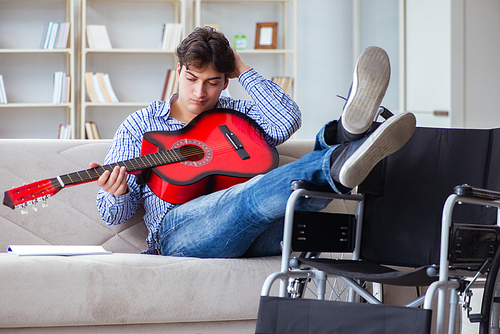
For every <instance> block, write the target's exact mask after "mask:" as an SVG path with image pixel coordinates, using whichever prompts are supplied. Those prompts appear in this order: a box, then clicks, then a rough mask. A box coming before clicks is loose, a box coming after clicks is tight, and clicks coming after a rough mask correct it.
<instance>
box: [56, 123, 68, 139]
mask: <svg viewBox="0 0 500 334" xmlns="http://www.w3.org/2000/svg"><path fill="white" fill-rule="evenodd" d="M57 139H71V125H69V124H60V125H59V134H58V135H57Z"/></svg>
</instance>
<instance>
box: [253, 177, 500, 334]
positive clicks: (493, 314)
mask: <svg viewBox="0 0 500 334" xmlns="http://www.w3.org/2000/svg"><path fill="white" fill-rule="evenodd" d="M301 182H302V181H300V182H295V183H293V184H292V187H291V189H292V193H291V195H290V197H289V200H288V204H287V207H286V213H285V226H284V234H283V251H282V261H281V271H280V272H276V273H273V274H271V275H270V276H268V278H267V279H266V281H265V283H264V285H263V287H262V291H261V296H269V293H270V288H271V286H272V285H273V283H274V282H275V281H277V280H279V281H280V288H279V297H286V296H287V281H288V279H289V278H307V279H316V280H318V299H323V298H324V291H325V280H326V276H327V274H326V273H325V272H323V271H320V270H314V269H292V268H291V266H290V260H291V258H290V257H291V256H290V254H291V253H292V246H291V240H292V230H293V220H294V211H295V205H296V203H297V201H298V200H299V199H300V198H301V197H306V198H307V197H318V198H327V199H333V200H346V201H356V202H357V209H356V213H355V216H356V231H355V247H354V251H353V253H352V259H353V260H359V259H360V247H361V235H362V228H363V226H362V222H363V211H364V195H363V194H350V195H339V194H336V193H333V192H332V191H331V189H330V190H326V189H324V188H323V189H318V188H317V187H316V186H312V187H313V188H310V186H311V185H304V184H302V183H301ZM474 189H476V188H474ZM325 190H326V191H325ZM486 192H487V193H488V194H489V195H488V196H477V195H476V194H474V195H475V197H474V196H464V195H459V194H456V193H455V194H451V195H449V197H448V198H447V200H446V202H445V204H444V207H443V210H442V218H441V246H440V247H441V249H440V258H439V267H430V268H428V270H427V273H428V274H429V275H436V276H438V279H437V281H435V282H434V283H432V284H431V285H430V286H429V288H428V290H427V292H426V293H425V295H422V296H420V297H418V298H417V299H415V300H413V301H411V302H409V303H407V304H406V305H404V306H406V307H418V306H421V305H422V306H423V308H424V309H428V310H432V305H433V301H434V299H435V296H436V294H437V296H438V303H437V308H436V312H437V316H436V332H437V333H438V334H442V333H446V330H447V332H448V333H455V331H456V328H455V325H456V319H457V313H456V310H457V306H458V303H459V296H460V295H465V297H464V301H465V298H466V297H467V290H468V289H470V288H484V286H485V285H486V286H488V285H489V286H490V289H492V290H493V292H492V293H493V295H483V301H482V309H481V313H480V314H475V315H470V316H471V317H470V319H471V320H473V321H474V322H480V323H481V325H480V326H481V329H480V333H499V328H498V327H499V308H498V305H496V304H498V303H499V302H500V298H499V297H500V288H499V282H497V276H498V269H499V266H500V252H496V254H495V259H493V262H494V263H496V265H495V266H492V267H491V269H492V270H494V272H487V270H488V268H487V266H488V265H489V264H491V259H490V260H489V261H485V263H484V265H483V266H482V267H481V268H480V269H479V271H471V270H464V269H450V268H449V258H448V256H449V245H450V228H451V226H452V214H453V208H454V207H455V205H457V204H461V203H468V204H473V205H482V206H488V207H496V208H497V213H498V214H497V216H500V192H496V191H486ZM499 221H500V219H498V218H497V224H499ZM478 226H481V225H478ZM341 278H342V280H344V281H345V282H346V283H347V284H348V285H349V287H350V289H351V292H352V291H355V292H356V293H357V294H359V295H360V296H361V297H362V298H363V299H365V300H366V301H367V302H369V303H371V304H382V302H381V301H380V300H378V299H377V298H375V297H374V296H373V295H372V294H370V293H369V292H368V291H367V290H365V289H364V288H363V287H362V286H361V285H360V284H359V282H357V281H356V280H354V279H351V278H348V277H341ZM470 278H472V280H471V281H470V282H469V281H466V279H470ZM478 278H482V279H483V280H484V278H486V282H485V284H484V282H482V281H477V279H478ZM464 290H465V292H464ZM448 292H451V293H450V301H449V302H450V304H451V306H450V308H449V309H450V314H449V322H448V329H446V311H447V307H446V306H447V305H446V298H447V294H448ZM349 296H350V299H349V301H350V302H352V301H354V294H353V293H350V294H349ZM469 298H470V296H469ZM495 298H497V299H496V300H495ZM469 301H470V299H469ZM464 304H465V305H463V306H464V307H468V306H469V304H468V302H465V303H464ZM488 305H489V306H490V308H491V310H488V314H483V312H485V308H488ZM492 305H494V306H493V307H491V306H492ZM490 319H493V323H494V324H493V325H492V324H491V323H490Z"/></svg>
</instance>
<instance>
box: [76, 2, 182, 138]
mask: <svg viewBox="0 0 500 334" xmlns="http://www.w3.org/2000/svg"><path fill="white" fill-rule="evenodd" d="M80 15H81V19H80V22H81V25H80V38H81V39H80V42H81V45H80V137H81V138H85V122H86V121H94V122H95V123H96V124H97V126H98V128H99V131H100V133H101V138H111V137H112V134H113V133H114V131H115V130H116V129H117V128H118V126H119V125H120V124H121V123H122V121H123V120H124V119H125V118H126V117H127V116H128V115H129V114H130V113H132V112H134V111H135V110H137V109H139V108H144V107H146V106H148V105H149V104H150V103H151V102H152V101H154V100H159V99H160V98H161V92H162V89H163V85H164V80H165V76H166V72H167V70H168V69H171V68H175V65H176V60H175V53H174V52H173V50H160V40H161V33H162V31H161V28H162V24H165V23H180V24H182V27H183V31H182V36H184V35H185V23H184V21H185V16H186V15H185V5H184V0H116V1H115V0H82V1H81V9H80ZM88 24H99V25H105V26H106V28H107V31H108V35H109V38H110V40H111V45H112V49H106V50H103V49H91V48H89V47H88V44H87V36H86V28H85V27H86V26H87V25H88ZM136 32H137V33H136ZM86 72H93V73H95V72H102V73H108V74H109V76H110V81H111V84H112V86H113V90H114V91H115V93H116V95H117V97H118V100H119V101H120V102H118V103H96V102H90V99H89V98H88V96H87V95H88V94H87V91H86V87H85V73H86ZM147 87H156V88H155V90H154V91H152V90H151V89H147ZM104 114H105V115H104Z"/></svg>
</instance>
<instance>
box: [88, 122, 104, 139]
mask: <svg viewBox="0 0 500 334" xmlns="http://www.w3.org/2000/svg"><path fill="white" fill-rule="evenodd" d="M85 134H86V137H87V139H101V136H100V135H99V130H98V129H97V124H95V123H94V122H89V121H87V122H85Z"/></svg>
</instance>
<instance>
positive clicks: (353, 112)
mask: <svg viewBox="0 0 500 334" xmlns="http://www.w3.org/2000/svg"><path fill="white" fill-rule="evenodd" d="M390 76H391V65H390V62H389V57H388V56H387V53H386V52H385V51H384V50H383V49H381V48H379V47H376V46H371V47H368V48H366V49H365V50H364V51H363V53H362V54H361V56H360V57H359V59H358V62H357V64H356V68H355V70H354V76H353V82H352V87H351V91H350V92H349V97H348V99H347V102H346V104H345V106H344V110H343V112H342V117H341V123H342V126H343V128H344V129H345V130H346V131H347V132H348V133H347V134H346V138H349V134H353V135H360V134H364V133H365V132H366V131H367V130H368V129H369V128H370V126H371V125H372V123H373V121H374V120H375V117H376V115H377V111H378V108H379V106H380V103H381V102H382V99H383V98H384V95H385V92H386V90H387V86H388V85H389V79H390Z"/></svg>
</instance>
